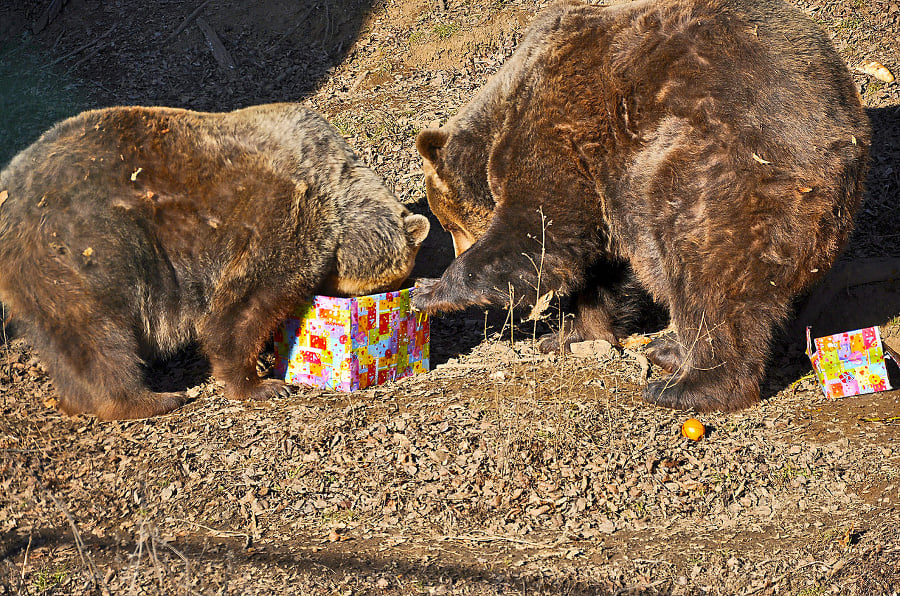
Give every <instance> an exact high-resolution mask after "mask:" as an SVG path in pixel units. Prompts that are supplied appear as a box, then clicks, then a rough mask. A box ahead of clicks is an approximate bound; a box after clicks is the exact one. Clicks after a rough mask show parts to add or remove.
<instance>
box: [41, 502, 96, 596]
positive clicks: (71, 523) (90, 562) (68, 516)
mask: <svg viewBox="0 0 900 596" xmlns="http://www.w3.org/2000/svg"><path fill="white" fill-rule="evenodd" d="M47 494H48V495H49V496H50V498H51V499H52V500H53V503H55V504H56V507H57V508H58V509H59V510H60V511H62V512H63V515H65V516H66V519H67V520H69V526H70V527H71V528H72V536H73V537H74V538H75V546H76V547H78V555H79V556H80V557H81V564H82V565H84V566H85V567H87V568H89V569H90V571H91V574H92V575H93V577H94V584H95V585H96V586H97V588H98V589H100V591H101V592H103V591H104V590H103V589H102V588H105V592H106V593H107V594H109V593H110V592H109V586H107V585H106V580H105V579H104V578H103V577H102V576H101V575H100V572H99V571H98V570H97V566H96V565H94V560H93V559H92V558H91V555H90V554H88V555H87V557H86V558H85V554H84V542H83V541H82V540H81V533H80V532H79V531H78V527H77V526H76V525H75V519H74V518H73V517H72V514H71V513H69V511H68V510H67V509H66V508H65V507H63V506H62V503H60V502H59V500H58V499H57V498H56V497H55V496H54V495H53V494H52V493H49V492H48V493H47Z"/></svg>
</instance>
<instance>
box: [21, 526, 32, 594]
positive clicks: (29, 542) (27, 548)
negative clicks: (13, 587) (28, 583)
mask: <svg viewBox="0 0 900 596" xmlns="http://www.w3.org/2000/svg"><path fill="white" fill-rule="evenodd" d="M30 550H31V534H29V535H28V546H26V547H25V558H24V559H23V560H22V583H25V567H26V566H27V565H28V551H30Z"/></svg>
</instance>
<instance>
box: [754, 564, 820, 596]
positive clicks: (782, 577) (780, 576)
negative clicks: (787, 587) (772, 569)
mask: <svg viewBox="0 0 900 596" xmlns="http://www.w3.org/2000/svg"><path fill="white" fill-rule="evenodd" d="M821 564H822V561H813V562H811V563H806V564H805V565H800V566H799V567H796V568H795V569H791V570H790V571H785V572H784V573H782V574H781V575H779V576H778V577H776V578H775V579H773V580H772V581H771V582H770V583H768V584H766V583H764V584H763V585H762V586H761V587H759V588H756V589H754V590H750V591H749V592H745V593H744V596H751V594H756V593H757V592H761V591H763V590H765V589H766V588H769V587H771V586H773V585H775V584H778V583H781V581H782V580H783V579H784V578H786V577H787V576H789V575H791V574H792V573H797V572H798V571H800V570H801V569H805V568H807V567H811V566H813V565H821Z"/></svg>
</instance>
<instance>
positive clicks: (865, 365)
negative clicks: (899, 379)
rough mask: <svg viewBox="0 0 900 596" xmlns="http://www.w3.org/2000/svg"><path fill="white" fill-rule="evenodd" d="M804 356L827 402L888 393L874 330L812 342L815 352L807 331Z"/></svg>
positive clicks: (879, 347) (883, 366)
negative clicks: (808, 361) (875, 393)
mask: <svg viewBox="0 0 900 596" xmlns="http://www.w3.org/2000/svg"><path fill="white" fill-rule="evenodd" d="M806 354H807V355H808V356H809V359H810V360H811V361H812V365H813V370H814V371H815V373H816V377H817V378H818V379H819V384H820V385H821V386H822V391H823V392H824V393H825V397H826V398H827V399H837V398H840V397H850V396H851V395H861V394H863V393H874V392H875V391H887V390H889V389H891V385H890V383H889V382H888V374H887V368H886V367H885V364H884V351H883V349H882V347H881V334H880V332H879V330H878V327H866V328H865V329H857V330H856V331H846V332H844V333H836V334H835V335H829V336H826V337H819V338H816V340H815V351H814V350H813V341H812V340H811V339H810V329H809V327H807V328H806Z"/></svg>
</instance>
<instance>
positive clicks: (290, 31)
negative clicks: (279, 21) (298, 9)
mask: <svg viewBox="0 0 900 596" xmlns="http://www.w3.org/2000/svg"><path fill="white" fill-rule="evenodd" d="M313 9H315V5H313V6H310V7H309V8H307V9H306V12H305V13H303V15H302V16H301V17H300V18H298V19H297V24H296V25H294V26H293V27H291V28H290V29H288V30H287V31H286V32H284V33H282V35H281V37H279V38H278V40H277V41H275V43H274V44H272V45H273V46H274V47H278V45H279V44H281V42H283V41H284V40H285V39H287V38H288V37H289V36H291V35H293V34H294V33H295V32H296V31H297V29H299V28H300V27H301V26H302V25H304V24H305V23H306V19H308V18H309V15H310V14H312V11H313Z"/></svg>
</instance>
